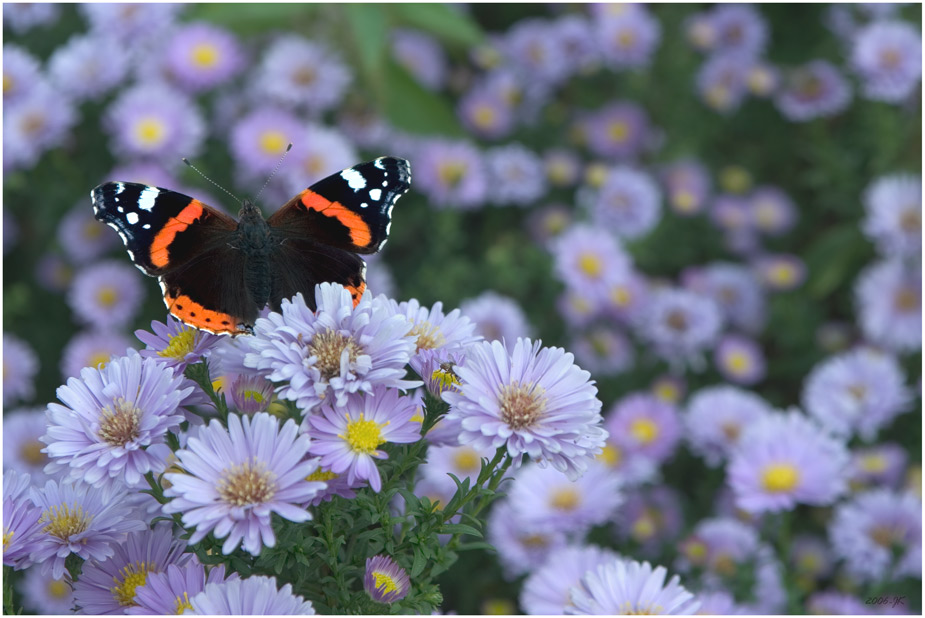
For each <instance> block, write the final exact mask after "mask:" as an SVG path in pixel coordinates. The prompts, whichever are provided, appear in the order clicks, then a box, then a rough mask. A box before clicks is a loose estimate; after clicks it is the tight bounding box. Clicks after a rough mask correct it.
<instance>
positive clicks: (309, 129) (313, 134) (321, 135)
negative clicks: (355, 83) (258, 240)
mask: <svg viewBox="0 0 925 618" xmlns="http://www.w3.org/2000/svg"><path fill="white" fill-rule="evenodd" d="M359 160H360V157H359V155H358V154H357V152H356V149H355V148H354V147H353V144H351V143H350V142H349V141H348V140H347V138H346V137H345V136H344V134H343V133H341V132H340V131H338V130H337V129H330V128H328V127H324V126H322V125H319V124H314V123H310V124H308V125H306V126H305V127H304V128H303V129H302V130H301V132H300V133H299V134H298V136H297V137H296V142H295V145H294V146H293V147H292V152H290V153H289V155H288V157H287V164H286V165H285V166H284V167H283V168H282V174H281V175H282V183H280V184H282V186H284V187H285V188H286V190H287V195H291V194H292V193H299V192H301V191H302V190H304V189H305V187H306V186H308V185H310V184H314V183H315V182H317V181H319V180H321V179H322V178H326V177H327V176H330V175H331V174H333V173H336V172H339V171H340V170H342V169H346V168H348V167H351V166H353V165H356V162H357V161H359ZM285 199H287V198H281V200H280V201H282V200H285Z"/></svg>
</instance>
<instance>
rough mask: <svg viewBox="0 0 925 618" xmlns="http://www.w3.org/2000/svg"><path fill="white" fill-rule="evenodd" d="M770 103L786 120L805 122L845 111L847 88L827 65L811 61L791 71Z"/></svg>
mask: <svg viewBox="0 0 925 618" xmlns="http://www.w3.org/2000/svg"><path fill="white" fill-rule="evenodd" d="M774 102H775V103H776V104H777V108H778V109H779V110H780V112H781V113H782V114H783V115H784V116H785V117H786V118H788V119H789V120H792V121H794V122H806V121H807V120H812V119H813V118H819V117H823V116H832V115H834V114H837V113H839V112H840V111H842V110H843V109H845V108H846V107H847V106H848V104H849V103H850V102H851V87H850V85H849V84H848V82H847V80H845V78H844V77H843V76H842V74H841V73H840V72H839V70H838V69H836V68H835V66H833V65H832V64H831V63H829V62H827V61H825V60H813V61H811V62H808V63H806V64H804V65H803V66H800V67H798V68H796V69H794V70H793V71H791V73H790V74H789V75H788V76H787V77H786V78H785V79H784V83H783V87H782V88H781V90H780V91H779V92H778V94H777V96H776V97H775V99H774Z"/></svg>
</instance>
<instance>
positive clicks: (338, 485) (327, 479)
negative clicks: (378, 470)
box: [305, 466, 366, 506]
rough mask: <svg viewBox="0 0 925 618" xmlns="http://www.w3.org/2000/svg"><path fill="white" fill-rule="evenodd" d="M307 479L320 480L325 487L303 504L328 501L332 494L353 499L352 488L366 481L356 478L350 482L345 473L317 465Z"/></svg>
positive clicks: (360, 485)
mask: <svg viewBox="0 0 925 618" xmlns="http://www.w3.org/2000/svg"><path fill="white" fill-rule="evenodd" d="M307 480H309V481H320V482H322V483H324V484H325V487H324V488H323V489H322V490H321V491H319V492H318V493H317V494H315V496H314V497H313V498H312V499H311V500H310V501H309V502H308V504H306V505H305V506H318V505H319V504H321V503H322V502H330V501H331V500H333V499H334V496H340V497H341V498H345V499H347V500H353V499H354V498H356V497H357V494H356V492H355V491H354V489H359V488H360V487H365V486H366V483H365V482H363V481H360V480H357V479H354V481H353V482H352V483H351V482H350V481H348V480H347V475H346V474H335V473H333V472H331V471H330V470H325V469H324V468H323V467H321V466H319V467H318V469H317V470H315V471H314V472H313V473H311V474H310V475H308V478H307Z"/></svg>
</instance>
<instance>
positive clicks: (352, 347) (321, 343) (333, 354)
mask: <svg viewBox="0 0 925 618" xmlns="http://www.w3.org/2000/svg"><path fill="white" fill-rule="evenodd" d="M345 350H346V352H347V358H348V361H349V362H350V363H355V362H356V360H357V356H358V355H359V354H360V353H362V351H363V349H362V348H361V347H360V345H359V344H358V343H357V342H356V341H355V340H354V339H353V337H348V336H346V335H342V334H340V333H338V332H336V331H334V330H332V329H330V328H329V329H328V330H325V331H322V332H320V333H316V334H315V336H314V337H312V340H311V343H309V345H308V351H309V352H310V353H311V355H312V356H314V357H316V358H317V359H318V360H317V361H316V363H315V366H316V367H318V370H319V371H320V372H321V377H322V378H324V379H325V380H330V379H331V378H333V377H334V376H338V375H340V361H341V357H342V356H343V353H344V351H345Z"/></svg>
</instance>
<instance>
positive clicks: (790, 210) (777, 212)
mask: <svg viewBox="0 0 925 618" xmlns="http://www.w3.org/2000/svg"><path fill="white" fill-rule="evenodd" d="M748 205H749V209H750V211H751V216H752V220H753V222H754V226H755V229H756V230H758V231H759V232H761V233H763V234H767V235H769V236H780V235H781V234H784V233H786V232H788V231H790V230H791V229H792V228H793V226H794V225H796V222H797V208H796V206H795V205H794V203H793V200H792V199H790V196H788V195H787V194H786V193H784V192H783V191H782V190H781V189H779V188H778V187H771V186H765V187H757V188H756V189H755V190H754V191H753V192H752V194H751V195H750V196H749V198H748Z"/></svg>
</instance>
